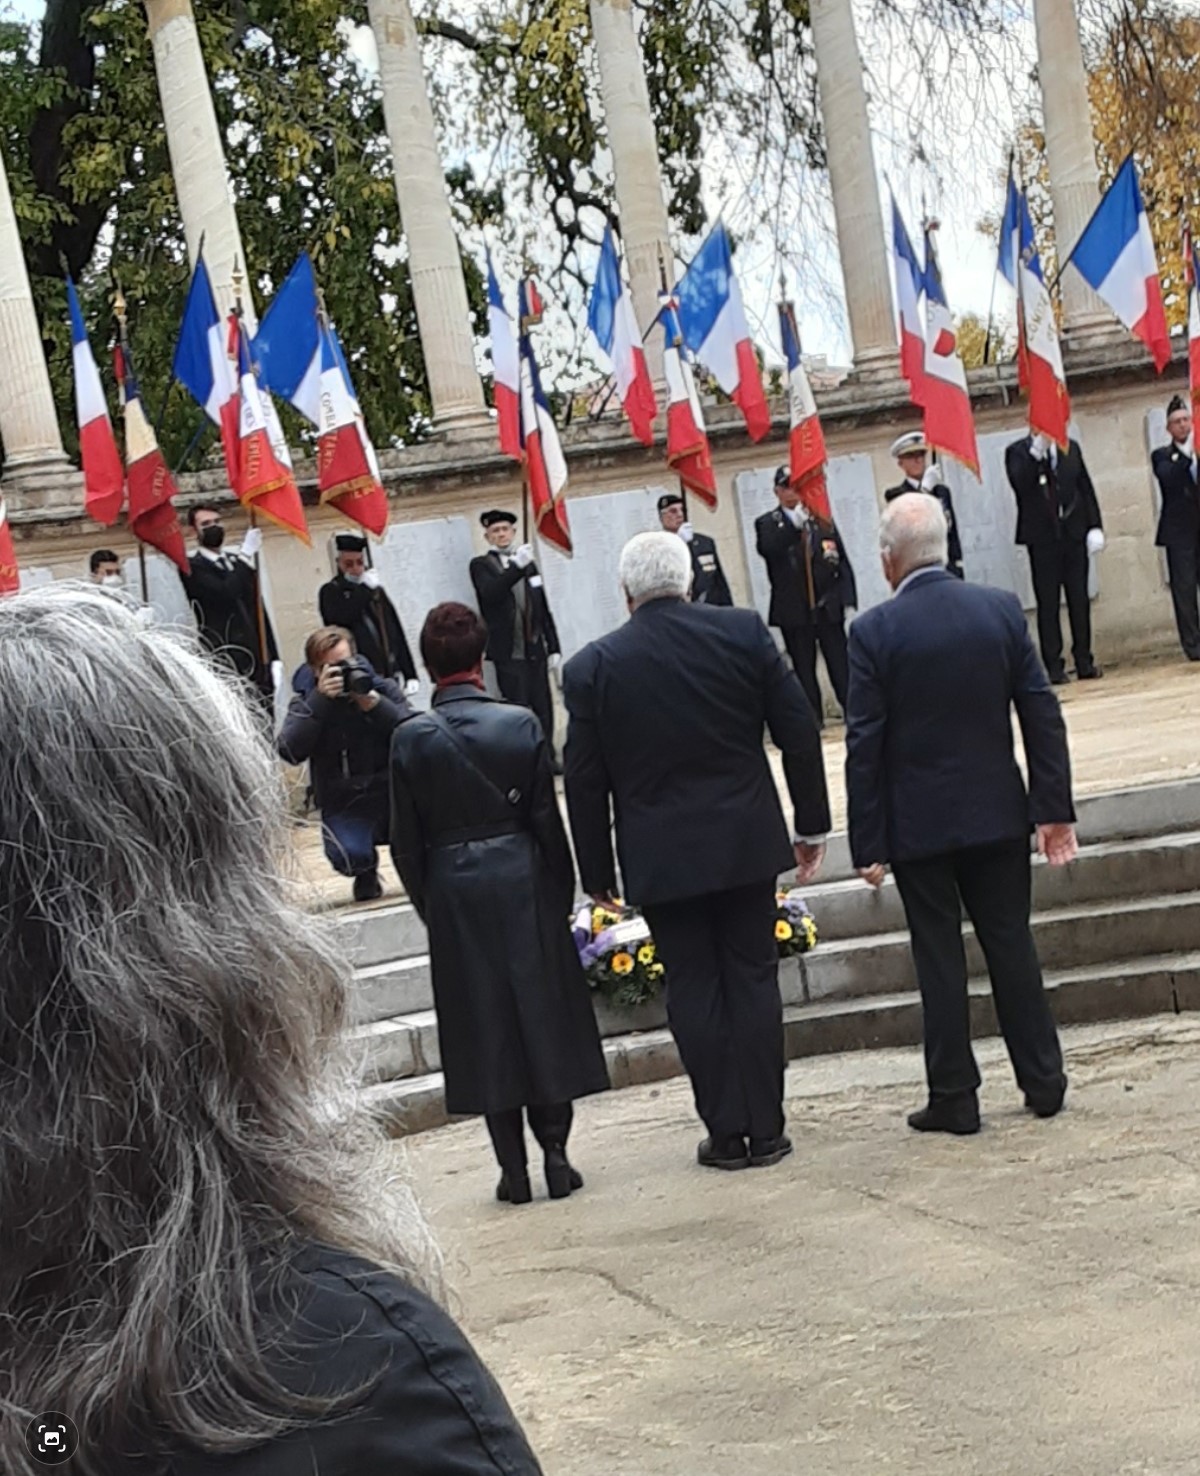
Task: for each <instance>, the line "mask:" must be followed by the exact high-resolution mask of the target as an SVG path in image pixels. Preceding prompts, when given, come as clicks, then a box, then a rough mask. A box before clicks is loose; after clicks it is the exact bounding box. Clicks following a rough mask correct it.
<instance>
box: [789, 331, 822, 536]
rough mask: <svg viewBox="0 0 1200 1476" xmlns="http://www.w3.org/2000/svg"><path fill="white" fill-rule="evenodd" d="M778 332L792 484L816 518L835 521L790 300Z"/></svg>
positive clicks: (818, 423)
mask: <svg viewBox="0 0 1200 1476" xmlns="http://www.w3.org/2000/svg"><path fill="white" fill-rule="evenodd" d="M779 336H780V340H781V341H782V343H783V357H784V359H785V360H786V362H787V385H788V410H789V416H790V421H791V431H790V433H789V437H788V462H789V465H788V472H789V480H790V483H791V486H792V487H793V489H794V490H795V491H796V493H797V494H798V496H799V498H800V501H801V503H802V504H803V505H804V506H805V507H806V508H808V510H809V512H811V513H812V515H813V516H814V517H815V518H819V519H820V520H821V521H822V522H825V523H832V522H833V509H832V508H831V507H830V505H829V487H828V485H827V484H826V481H825V463H826V460H827V459H828V458H827V455H826V451H825V435H824V432H823V431H822V430H821V421H820V417H819V416H818V415H817V402H816V400H815V399H814V398H813V392H812V386H811V385H810V384H809V382H808V375H807V373H806V372H805V369H804V358H803V355H802V354H801V352H800V330H799V328H798V327H797V326H796V309H795V308H794V307H793V306H792V304H791V303H790V302H781V303H780V304H779Z"/></svg>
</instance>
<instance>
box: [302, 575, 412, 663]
mask: <svg viewBox="0 0 1200 1476" xmlns="http://www.w3.org/2000/svg"><path fill="white" fill-rule="evenodd" d="M317 598H318V603H319V605H320V608H321V620H322V621H323V622H324V624H326V625H340V626H342V628H343V629H345V630H348V631H349V632H350V634H351V635H352V636H353V637H354V644H355V646H357V648H358V654H359V655H360V656H365V657H366V659H367V660H368V661H369V662H370V663H371V665H372V666H373V667H374V668H375V670H376V671H377V672H379V674H380V675H381V676H389V677H394V676H399V677H402V678H403V679H404V680H405V681H406V682H413V681H416V679H417V668H416V665H415V664H414V662H413V659H412V652H411V651H410V650H409V649H408V640H407V638H406V637H405V634H404V627H403V626H402V625H401V624H400V617H399V615H397V614H396V607H395V606H394V605H393V604H392V602H391V600H390V599H389V598H388V595H387V591H386V590H384V589H371V588H370V587H369V586H368V585H365V584H351V582H350V581H349V580H348V579H347V578H346V577H345V576H344V575H342V574H339V575H338V576H337V578H336V579H331V580H330V581H329V583H328V584H323V585H322V586H321V592H320V594H319V595H318V597H317ZM385 643H386V647H387V649H386V654H385V650H384V646H385Z"/></svg>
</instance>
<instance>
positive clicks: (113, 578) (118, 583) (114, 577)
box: [100, 574, 125, 589]
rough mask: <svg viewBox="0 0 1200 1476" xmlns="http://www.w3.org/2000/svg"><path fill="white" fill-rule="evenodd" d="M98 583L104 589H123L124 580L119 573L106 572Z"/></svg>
mask: <svg viewBox="0 0 1200 1476" xmlns="http://www.w3.org/2000/svg"><path fill="white" fill-rule="evenodd" d="M100 583H101V584H102V585H103V586H104V587H105V589H124V588H125V581H124V579H122V578H121V576H120V575H119V574H106V575H105V576H104V578H103V579H102V580H101V581H100Z"/></svg>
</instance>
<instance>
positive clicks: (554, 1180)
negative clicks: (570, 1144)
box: [546, 1148, 583, 1199]
mask: <svg viewBox="0 0 1200 1476" xmlns="http://www.w3.org/2000/svg"><path fill="white" fill-rule="evenodd" d="M582 1188H583V1175H582V1174H581V1173H580V1172H579V1171H578V1169H574V1168H572V1167H571V1164H570V1162H569V1161H568V1159H567V1154H566V1149H564V1148H547V1149H546V1190H547V1192H548V1193H549V1195H550V1198H551V1199H566V1197H567V1195H568V1194H571V1193H572V1192H573V1191H574V1190H576V1189H582Z"/></svg>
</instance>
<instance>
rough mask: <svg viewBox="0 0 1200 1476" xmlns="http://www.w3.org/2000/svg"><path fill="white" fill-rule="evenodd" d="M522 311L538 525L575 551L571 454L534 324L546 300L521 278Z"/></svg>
mask: <svg viewBox="0 0 1200 1476" xmlns="http://www.w3.org/2000/svg"><path fill="white" fill-rule="evenodd" d="M518 297H519V307H520V314H521V342H520V351H521V362H520V388H521V402H520V403H521V449H522V453H523V455H524V458H525V481H526V484H527V486H528V488H529V503H530V507H531V508H532V510H533V521H534V526H535V527H536V528H537V530H538V533H539V535H540V536H541V537H542V538H544V539H545V540H546V542H547V543H552V544H553V545H554V546H555V548H557V549H560V550H561V551H562V552H563V553H565V554H569V553H570V552H571V525H570V523H569V522H568V521H567V509H566V506H565V504H564V502H563V495H564V494H565V492H566V490H567V460H566V457H565V456H564V455H563V449H562V443H561V441H560V440H559V438H558V427H557V426H556V425H555V424H554V417H553V416H552V415H551V413H550V404H549V401H548V400H547V399H546V396H545V394H544V392H543V390H542V378H541V375H540V374H539V373H538V366H537V360H536V359H535V358H534V356H533V343H532V341H531V339H530V337H529V329H530V327H532V326H533V324H535V323H537V322H539V321H540V319H541V316H542V301H541V298H540V297H539V295H538V290H537V285H536V283H534V282H533V281H531V280H530V281H524V282H522V283H521V286H520V290H519V293H518Z"/></svg>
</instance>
